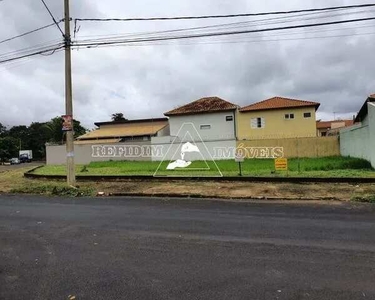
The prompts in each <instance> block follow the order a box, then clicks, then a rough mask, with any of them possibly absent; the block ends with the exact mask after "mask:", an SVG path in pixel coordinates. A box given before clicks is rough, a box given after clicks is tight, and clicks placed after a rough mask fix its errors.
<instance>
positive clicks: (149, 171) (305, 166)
mask: <svg viewBox="0 0 375 300" xmlns="http://www.w3.org/2000/svg"><path fill="white" fill-rule="evenodd" d="M207 163H208V169H207V165H206V163H205V162H203V161H194V162H193V163H192V164H191V165H190V166H189V167H188V169H176V170H173V171H167V170H166V167H167V165H168V162H163V163H162V164H161V165H160V162H151V161H106V162H92V163H90V164H89V165H77V166H76V172H77V174H79V175H82V176H85V175H153V174H154V173H155V171H156V170H157V169H158V167H159V165H160V168H159V171H158V172H157V175H161V176H163V175H175V176H214V175H219V174H220V173H219V172H218V171H217V167H218V168H219V170H220V171H221V172H222V174H223V175H224V176H238V163H236V162H235V161H234V160H219V161H216V165H217V167H216V165H215V163H213V162H207ZM288 168H289V171H288V172H275V171H274V160H273V159H247V160H245V161H244V163H242V173H243V175H244V176H291V177H375V172H374V170H373V169H372V168H371V164H370V163H369V162H368V161H366V160H363V159H359V158H350V157H341V156H335V157H323V158H299V159H298V158H292V159H289V160H288ZM206 169H207V170H206ZM35 174H41V175H66V168H65V166H62V165H58V166H57V165H54V166H52V165H50V166H44V167H42V168H40V169H37V170H36V171H35Z"/></svg>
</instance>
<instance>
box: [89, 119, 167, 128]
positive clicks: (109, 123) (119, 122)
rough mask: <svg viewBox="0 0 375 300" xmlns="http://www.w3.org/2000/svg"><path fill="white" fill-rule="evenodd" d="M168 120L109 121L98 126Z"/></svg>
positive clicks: (97, 124)
mask: <svg viewBox="0 0 375 300" xmlns="http://www.w3.org/2000/svg"><path fill="white" fill-rule="evenodd" d="M166 121H168V118H154V119H136V120H125V121H107V122H96V123H94V124H95V125H96V126H98V127H100V126H103V125H118V124H137V123H147V122H166Z"/></svg>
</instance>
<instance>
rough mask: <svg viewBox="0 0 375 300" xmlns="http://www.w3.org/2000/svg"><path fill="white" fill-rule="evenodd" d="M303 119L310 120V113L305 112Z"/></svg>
mask: <svg viewBox="0 0 375 300" xmlns="http://www.w3.org/2000/svg"><path fill="white" fill-rule="evenodd" d="M303 117H304V118H311V112H307V113H304V114H303Z"/></svg>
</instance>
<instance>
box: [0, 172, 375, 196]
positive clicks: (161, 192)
mask: <svg viewBox="0 0 375 300" xmlns="http://www.w3.org/2000/svg"><path fill="white" fill-rule="evenodd" d="M32 167H33V166H30V165H27V167H23V168H13V169H8V170H3V171H2V172H0V193H1V192H2V193H9V192H12V190H15V189H18V190H22V188H23V187H28V190H30V189H29V188H30V187H35V191H38V188H39V187H43V186H49V187H51V186H59V187H61V186H65V182H64V181H50V180H32V179H26V178H24V177H23V173H24V172H25V171H27V170H29V169H31V168H32ZM77 185H78V186H79V187H82V188H90V189H92V190H93V194H102V193H103V194H104V195H121V194H132V195H144V196H171V197H172V196H181V195H182V196H190V197H204V198H207V197H211V198H225V199H269V200H272V199H289V200H342V201H349V200H351V199H353V197H354V196H362V195H375V184H360V185H353V184H346V183H335V184H332V183H303V184H292V183H258V182H202V181H181V180H175V181H170V182H165V181H148V182H145V181H117V182H78V183H77ZM41 190H42V189H41ZM36 193H37V192H36Z"/></svg>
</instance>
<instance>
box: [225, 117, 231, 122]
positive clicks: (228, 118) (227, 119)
mask: <svg viewBox="0 0 375 300" xmlns="http://www.w3.org/2000/svg"><path fill="white" fill-rule="evenodd" d="M225 120H226V121H227V122H229V121H233V116H226V117H225Z"/></svg>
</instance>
